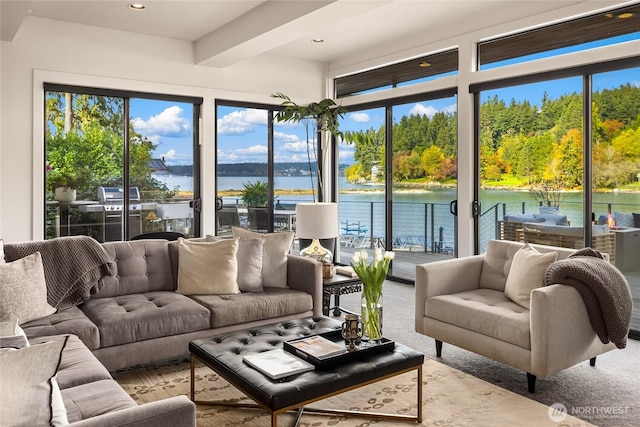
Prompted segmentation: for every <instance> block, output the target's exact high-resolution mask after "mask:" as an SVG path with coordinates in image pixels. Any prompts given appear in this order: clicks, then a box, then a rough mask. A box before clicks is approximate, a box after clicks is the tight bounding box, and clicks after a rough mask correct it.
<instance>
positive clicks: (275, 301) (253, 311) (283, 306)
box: [191, 288, 313, 328]
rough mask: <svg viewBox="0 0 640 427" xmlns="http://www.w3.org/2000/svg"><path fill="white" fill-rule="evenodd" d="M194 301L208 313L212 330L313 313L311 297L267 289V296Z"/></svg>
mask: <svg viewBox="0 0 640 427" xmlns="http://www.w3.org/2000/svg"><path fill="white" fill-rule="evenodd" d="M191 298H193V299H194V300H195V301H197V302H198V303H200V304H202V305H203V306H205V307H207V308H208V309H209V311H210V312H211V327H212V328H219V327H222V326H227V325H237V324H241V323H245V322H251V321H255V320H264V319H270V318H274V317H280V316H288V315H292V314H299V313H304V312H307V311H311V310H313V299H312V298H311V295H309V294H308V293H306V292H303V291H297V290H293V289H284V288H265V289H264V292H257V293H252V292H243V293H242V294H239V295H193V296H191Z"/></svg>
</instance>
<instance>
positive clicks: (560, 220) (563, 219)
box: [533, 213, 569, 225]
mask: <svg viewBox="0 0 640 427" xmlns="http://www.w3.org/2000/svg"><path fill="white" fill-rule="evenodd" d="M533 217H534V218H536V219H543V220H545V221H553V222H554V223H555V224H556V225H569V221H568V219H567V216H566V215H561V214H553V213H537V214H533Z"/></svg>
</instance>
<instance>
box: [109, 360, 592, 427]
mask: <svg viewBox="0 0 640 427" xmlns="http://www.w3.org/2000/svg"><path fill="white" fill-rule="evenodd" d="M113 377H114V378H115V379H116V380H117V381H118V383H119V384H120V385H121V386H122V387H123V388H124V389H125V390H126V391H127V392H128V393H129V395H130V396H131V397H132V398H133V399H134V400H135V401H137V402H138V404H143V403H146V402H152V401H155V400H160V399H164V398H167V397H171V396H177V395H181V394H183V395H186V396H189V387H190V385H189V378H190V372H189V362H188V361H187V360H178V361H171V362H167V363H163V364H150V365H144V366H138V367H134V368H129V369H125V370H121V371H118V372H115V373H114V374H113ZM195 378H196V386H195V389H196V393H197V396H196V399H197V400H207V399H225V400H228V401H231V402H243V403H250V402H251V401H250V400H249V399H248V398H247V397H246V396H245V395H243V394H242V393H241V392H240V391H238V390H237V389H235V388H234V387H233V386H231V385H230V384H229V383H228V382H227V381H225V380H224V379H222V378H221V377H220V376H218V375H217V374H215V373H214V372H213V371H212V370H211V369H209V368H208V367H206V366H204V365H201V364H197V365H196V371H195ZM416 386H417V384H416V373H415V372H409V373H406V374H403V375H399V376H396V377H394V378H389V379H387V380H384V381H380V382H378V383H375V384H371V385H368V386H366V387H362V388H360V389H356V390H352V391H349V392H347V393H343V394H340V395H338V396H334V397H331V398H329V399H325V400H322V401H320V402H317V403H315V404H313V405H312V406H313V407H318V408H333V409H349V410H359V411H372V412H379V413H398V414H411V415H415V414H416V413H417V410H416ZM422 387H423V395H422V407H423V422H422V424H421V425H424V426H439V427H446V426H474V427H479V426H507V425H509V426H511V425H518V426H519V427H527V426H531V427H534V426H535V427H542V426H555V427H558V426H561V425H565V426H566V425H570V426H571V427H578V426H591V425H592V424H589V423H586V422H585V421H582V420H579V419H577V418H574V417H572V416H570V415H566V414H563V413H562V408H549V407H547V406H545V405H543V404H541V403H538V402H535V401H533V400H530V399H527V398H525V397H523V396H519V395H517V394H515V393H512V392H510V391H507V390H504V389H502V388H500V387H497V386H495V385H492V384H490V383H488V382H486V381H483V380H480V379H477V378H475V377H473V376H471V375H468V374H465V373H463V372H461V371H458V370H456V369H454V368H451V367H448V366H446V365H444V364H441V363H439V362H436V361H434V360H430V359H427V360H426V361H425V363H424V369H423V378H422ZM558 409H559V410H558ZM294 419H295V414H294V413H287V414H282V415H280V416H279V417H278V425H284V426H287V425H292V424H293V422H294ZM197 424H198V427H209V426H211V427H220V426H238V425H243V426H265V427H266V426H269V425H270V417H269V416H268V415H267V413H266V412H264V411H262V410H260V409H247V408H228V407H226V408H225V407H217V406H205V405H198V407H197ZM373 424H375V425H380V426H397V425H416V424H414V423H411V422H406V423H403V422H398V421H384V420H380V419H377V420H376V419H374V418H365V417H345V416H337V415H315V414H303V416H302V418H301V420H300V423H299V425H300V426H306V427H316V426H317V427H320V426H341V427H349V426H358V427H360V426H362V427H364V426H370V425H373Z"/></svg>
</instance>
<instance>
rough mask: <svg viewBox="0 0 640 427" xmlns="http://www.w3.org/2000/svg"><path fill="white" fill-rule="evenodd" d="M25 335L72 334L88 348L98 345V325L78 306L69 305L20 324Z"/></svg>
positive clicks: (92, 348)
mask: <svg viewBox="0 0 640 427" xmlns="http://www.w3.org/2000/svg"><path fill="white" fill-rule="evenodd" d="M22 328H23V329H24V331H25V333H26V334H27V337H42V336H45V335H63V334H73V335H77V336H78V337H80V339H81V340H82V341H83V342H84V343H85V345H86V346H87V347H89V350H95V349H96V348H99V347H100V333H99V332H98V327H97V326H96V325H95V324H94V323H93V322H92V321H91V320H89V318H88V317H87V316H86V315H85V314H84V313H83V312H82V310H80V309H79V308H78V307H71V308H69V309H67V310H62V311H59V312H57V313H54V314H52V315H50V316H47V317H44V318H42V319H38V320H32V321H31V322H27V323H25V324H24V325H22Z"/></svg>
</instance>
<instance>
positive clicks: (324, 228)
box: [296, 202, 340, 262]
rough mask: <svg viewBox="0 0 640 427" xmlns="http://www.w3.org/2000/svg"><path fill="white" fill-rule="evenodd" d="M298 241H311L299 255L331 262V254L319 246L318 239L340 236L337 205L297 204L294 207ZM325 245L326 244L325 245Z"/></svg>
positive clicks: (319, 203) (320, 203)
mask: <svg viewBox="0 0 640 427" xmlns="http://www.w3.org/2000/svg"><path fill="white" fill-rule="evenodd" d="M296 234H297V235H298V239H311V244H310V245H309V246H307V247H306V248H304V249H302V250H301V251H300V255H302V256H308V257H313V258H316V259H317V260H318V261H328V262H331V260H332V259H333V254H332V253H331V251H330V250H329V249H327V248H325V247H323V246H322V245H321V244H320V239H335V238H336V237H338V236H339V234H340V229H339V227H338V204H337V203H322V202H318V203H298V204H297V205H296ZM325 244H326V243H325Z"/></svg>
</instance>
